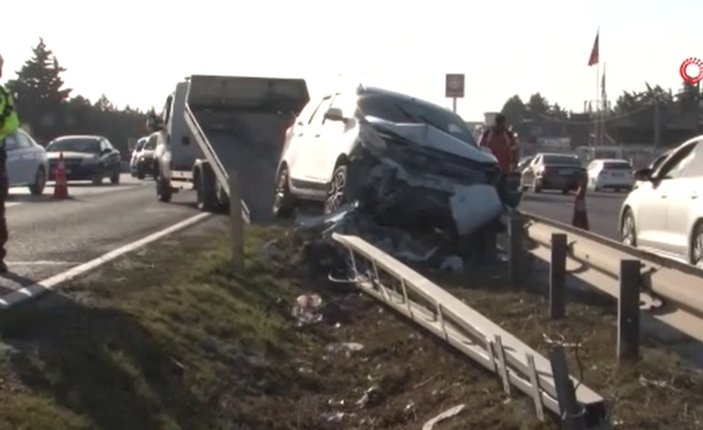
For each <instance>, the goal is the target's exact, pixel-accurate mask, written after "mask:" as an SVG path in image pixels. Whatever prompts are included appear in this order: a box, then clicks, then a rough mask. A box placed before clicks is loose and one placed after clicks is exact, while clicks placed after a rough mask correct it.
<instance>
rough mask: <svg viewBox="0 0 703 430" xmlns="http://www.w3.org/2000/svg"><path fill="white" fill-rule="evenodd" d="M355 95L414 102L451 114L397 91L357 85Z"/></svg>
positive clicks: (430, 103) (435, 105) (441, 107)
mask: <svg viewBox="0 0 703 430" xmlns="http://www.w3.org/2000/svg"><path fill="white" fill-rule="evenodd" d="M356 94H357V95H359V96H365V95H380V96H389V97H395V98H399V99H402V100H407V101H412V102H415V103H418V104H421V105H425V106H428V107H433V108H435V109H442V110H446V111H447V112H452V111H451V110H450V109H448V108H446V107H444V106H440V105H437V104H434V103H432V102H429V101H427V100H423V99H419V98H417V97H413V96H410V95H407V94H403V93H399V92H397V91H391V90H386V89H384V88H379V87H373V86H365V85H359V86H358V87H357V89H356Z"/></svg>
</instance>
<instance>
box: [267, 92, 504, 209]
mask: <svg viewBox="0 0 703 430" xmlns="http://www.w3.org/2000/svg"><path fill="white" fill-rule="evenodd" d="M489 152H490V151H489ZM489 152H486V151H484V150H482V149H481V148H479V147H478V145H477V144H476V142H475V140H474V137H473V135H472V132H471V130H469V128H468V127H467V125H466V123H465V122H464V121H463V120H462V118H461V117H459V116H458V115H456V114H455V113H453V112H452V111H450V110H448V109H445V108H442V107H440V106H437V105H434V104H432V103H429V102H426V101H422V100H419V99H417V98H414V97H410V96H407V95H403V94H399V93H395V92H391V91H386V90H383V89H379V88H369V87H364V86H360V87H359V88H357V90H356V91H353V92H352V91H350V92H341V93H335V94H328V95H326V96H324V97H322V98H319V99H315V100H312V101H310V102H309V103H308V104H307V105H306V107H305V108H304V109H303V110H302V112H301V113H300V115H298V117H297V119H295V121H294V122H293V125H292V126H291V127H290V128H288V130H287V131H286V133H285V144H284V147H283V151H282V154H281V158H280V160H279V163H278V168H277V174H276V178H277V179H276V186H275V188H276V189H275V196H274V204H273V212H274V214H276V215H277V216H286V215H288V214H290V213H291V212H292V211H293V210H294V208H295V207H296V206H297V205H298V204H299V203H300V202H301V201H318V202H323V203H324V211H325V212H326V213H331V212H334V211H335V210H337V209H338V208H339V207H340V206H341V205H343V204H344V203H345V202H349V201H354V200H358V198H360V196H364V200H365V201H370V200H373V201H381V202H385V203H383V204H379V205H378V206H379V207H380V206H383V207H384V211H385V214H387V216H388V217H394V219H396V220H398V219H399V218H398V217H401V218H405V219H408V220H411V219H426V218H425V216H428V217H433V216H437V217H443V219H444V218H446V219H450V218H451V214H450V213H449V212H450V207H449V205H450V204H449V199H448V197H447V196H448V195H450V194H451V193H452V191H451V190H453V189H456V187H460V186H467V185H471V184H491V185H493V184H496V183H497V181H498V174H499V171H498V165H497V160H496V158H495V157H494V156H493V155H492V154H490V153H489ZM410 184H412V185H410ZM352 194H353V195H354V196H352ZM355 197H356V198H355ZM401 201H402V202H404V203H402V204H396V203H398V202H401ZM385 208H388V209H385ZM394 210H399V211H400V212H402V214H398V216H396V212H393V211H394Z"/></svg>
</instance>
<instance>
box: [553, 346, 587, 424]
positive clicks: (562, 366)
mask: <svg viewBox="0 0 703 430" xmlns="http://www.w3.org/2000/svg"><path fill="white" fill-rule="evenodd" d="M549 362H550V364H551V365H552V375H553V377H554V387H555V388H556V391H557V402H558V403H559V411H560V414H559V415H560V421H561V422H562V423H563V424H564V428H565V429H567V430H582V429H584V428H585V427H586V424H585V420H584V414H583V413H581V411H580V410H579V405H578V403H577V402H576V390H575V388H574V383H573V382H572V381H571V378H570V377H569V367H568V365H567V363H566V354H564V348H562V347H561V345H552V346H551V348H549Z"/></svg>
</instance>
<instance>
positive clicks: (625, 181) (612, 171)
mask: <svg viewBox="0 0 703 430" xmlns="http://www.w3.org/2000/svg"><path fill="white" fill-rule="evenodd" d="M634 182H635V178H634V174H633V172H632V165H631V164H630V162H629V161H627V160H622V159H615V158H604V159H596V160H593V161H591V163H590V164H589V165H588V189H589V191H599V190H603V189H612V190H615V191H620V190H629V189H630V188H632V185H633V184H634Z"/></svg>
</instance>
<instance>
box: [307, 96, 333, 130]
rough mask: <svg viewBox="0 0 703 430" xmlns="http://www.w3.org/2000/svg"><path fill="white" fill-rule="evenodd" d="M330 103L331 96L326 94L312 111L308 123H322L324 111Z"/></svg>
mask: <svg viewBox="0 0 703 430" xmlns="http://www.w3.org/2000/svg"><path fill="white" fill-rule="evenodd" d="M331 105H332V96H327V97H325V98H324V99H322V102H321V103H320V104H319V105H318V106H317V108H316V109H315V112H313V113H312V116H311V117H310V121H308V124H313V123H314V124H318V125H319V124H322V118H323V117H324V116H325V113H326V112H327V110H328V109H329V108H330V106H331Z"/></svg>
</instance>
